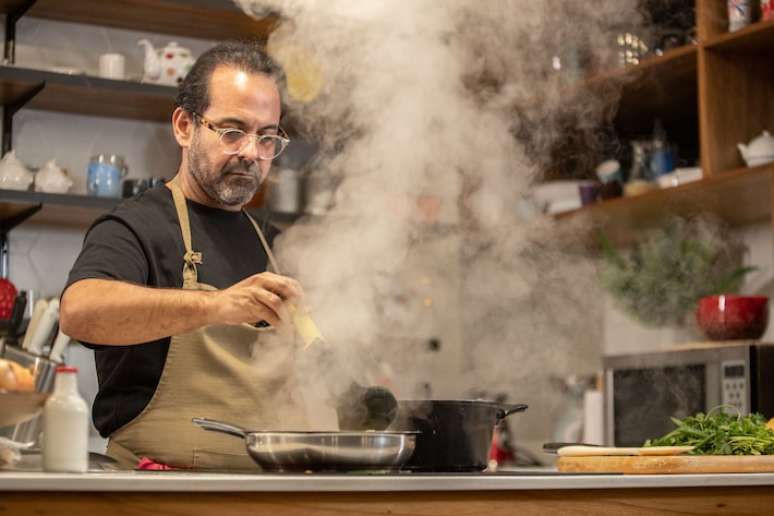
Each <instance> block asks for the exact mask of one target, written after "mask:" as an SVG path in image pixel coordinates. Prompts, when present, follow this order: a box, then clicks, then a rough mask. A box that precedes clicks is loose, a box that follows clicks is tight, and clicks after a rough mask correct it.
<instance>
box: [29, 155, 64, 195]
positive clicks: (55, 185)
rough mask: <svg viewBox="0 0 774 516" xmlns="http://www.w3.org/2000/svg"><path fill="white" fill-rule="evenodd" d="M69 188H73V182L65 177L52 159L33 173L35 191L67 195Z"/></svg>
mask: <svg viewBox="0 0 774 516" xmlns="http://www.w3.org/2000/svg"><path fill="white" fill-rule="evenodd" d="M71 186H73V180H72V179H70V178H69V177H68V176H67V174H66V173H65V171H64V170H62V169H61V168H60V167H59V166H57V164H56V160H54V159H52V160H49V161H47V162H46V164H45V165H43V166H42V167H41V168H40V170H38V171H37V172H36V173H35V191H38V192H46V193H67V191H68V190H69V189H70V187H71Z"/></svg>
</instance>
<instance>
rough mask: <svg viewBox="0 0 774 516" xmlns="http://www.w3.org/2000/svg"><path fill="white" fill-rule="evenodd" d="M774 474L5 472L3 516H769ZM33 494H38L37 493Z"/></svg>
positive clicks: (0, 477) (1, 477)
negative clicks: (661, 514) (208, 515)
mask: <svg viewBox="0 0 774 516" xmlns="http://www.w3.org/2000/svg"><path fill="white" fill-rule="evenodd" d="M772 486H774V474H768V473H766V474H763V473H761V474H727V475H642V476H639V475H638V476H634V475H631V476H629V475H577V474H575V475H568V474H559V473H557V472H556V471H555V470H552V469H548V468H544V469H527V470H514V471H505V472H498V473H480V474H416V473H401V474H230V473H193V472H168V471H167V472H152V471H111V472H107V471H102V472H98V471H94V472H89V473H86V474H82V475H79V474H63V473H59V474H58V473H43V472H35V471H0V514H13V515H14V516H27V515H30V516H31V515H33V514H34V515H36V516H42V515H48V514H52V515H53V514H69V513H72V514H111V515H115V514H117V511H119V510H118V508H119V507H120V511H119V512H120V514H121V515H122V516H123V515H134V514H137V515H140V514H143V515H146V514H148V510H149V508H153V510H152V511H151V512H153V513H158V514H167V513H170V514H171V513H174V514H191V513H202V512H207V511H210V512H213V513H217V514H218V516H229V515H231V514H243V513H247V512H249V513H250V514H259V515H260V514H267V515H268V514H271V515H272V516H284V515H290V514H312V515H315V516H328V515H331V516H332V515H334V514H344V513H345V514H347V515H348V516H355V515H359V514H368V515H370V516H373V515H377V514H411V515H446V514H466V515H477V514H487V516H496V515H506V514H508V515H512V514H516V513H518V514H526V515H529V514H536V515H537V514H539V515H541V516H546V515H547V514H586V515H591V514H594V515H598V514H599V515H604V514H616V515H620V514H626V515H638V514H653V512H656V511H664V510H670V511H675V512H679V513H680V514H714V513H723V514H766V513H767V512H769V511H770V510H771V508H772V507H774V489H772ZM31 493H34V494H33V495H32V496H31V495H30V494H31Z"/></svg>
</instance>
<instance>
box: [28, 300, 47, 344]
mask: <svg viewBox="0 0 774 516" xmlns="http://www.w3.org/2000/svg"><path fill="white" fill-rule="evenodd" d="M47 307H48V301H46V300H45V299H38V300H37V301H36V302H35V309H34V310H33V312H32V317H31V318H30V323H29V324H28V325H27V331H26V333H25V334H24V340H23V341H22V349H24V350H26V351H30V345H31V344H32V337H33V336H34V335H35V332H36V331H37V329H38V324H39V323H40V319H41V318H42V317H43V314H44V313H45V311H46V308H47Z"/></svg>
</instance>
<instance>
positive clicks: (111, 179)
mask: <svg viewBox="0 0 774 516" xmlns="http://www.w3.org/2000/svg"><path fill="white" fill-rule="evenodd" d="M127 172H128V167H127V166H126V165H125V164H124V158H123V156H119V155H116V154H99V155H97V156H92V157H91V160H90V161H89V168H88V170H87V177H86V191H87V192H88V194H89V195H95V196H97V197H121V181H122V179H123V178H124V177H125V176H126V174H127Z"/></svg>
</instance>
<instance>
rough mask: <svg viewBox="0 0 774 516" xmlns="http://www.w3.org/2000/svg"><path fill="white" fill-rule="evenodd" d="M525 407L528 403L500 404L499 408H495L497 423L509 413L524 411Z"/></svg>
mask: <svg viewBox="0 0 774 516" xmlns="http://www.w3.org/2000/svg"><path fill="white" fill-rule="evenodd" d="M527 407H529V405H527V404H525V403H518V404H516V405H501V406H500V408H499V409H498V410H497V422H498V423H499V422H500V421H502V420H503V419H505V418H506V417H508V416H510V415H511V414H515V413H517V412H524V411H525V410H527Z"/></svg>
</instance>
